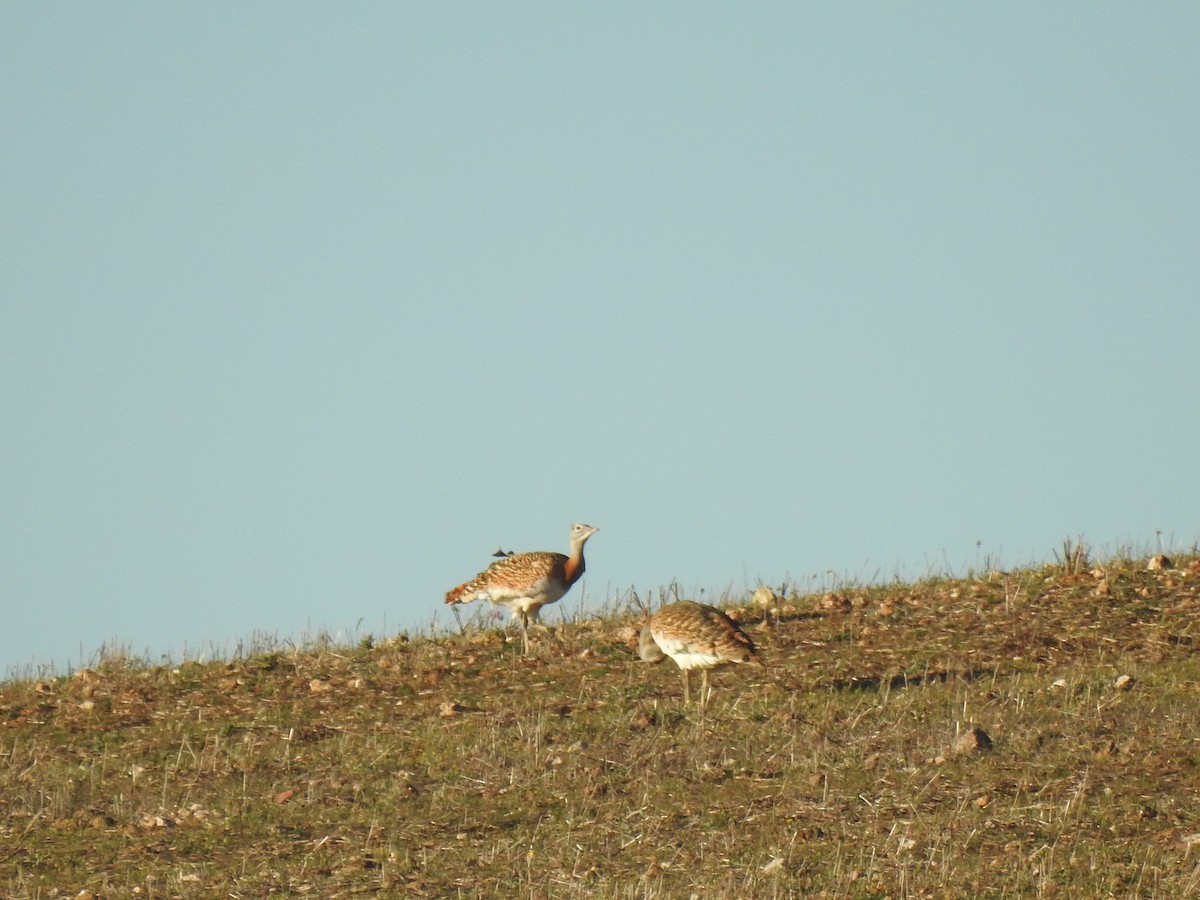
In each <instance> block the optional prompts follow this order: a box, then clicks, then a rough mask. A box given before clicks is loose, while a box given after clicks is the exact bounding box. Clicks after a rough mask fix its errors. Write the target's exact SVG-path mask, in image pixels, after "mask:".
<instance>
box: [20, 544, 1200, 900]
mask: <svg viewBox="0 0 1200 900" xmlns="http://www.w3.org/2000/svg"><path fill="white" fill-rule="evenodd" d="M1086 558H1087V551H1086V548H1084V547H1083V545H1082V542H1078V543H1076V544H1071V543H1070V542H1068V544H1067V545H1065V546H1064V548H1063V558H1062V559H1061V560H1059V564H1057V565H1055V566H1052V567H1046V568H1041V569H1027V570H1023V571H1019V572H1011V573H1002V572H990V573H981V574H978V575H975V576H971V577H965V578H962V579H938V578H931V579H927V580H925V581H922V582H919V583H913V584H893V585H888V586H884V587H880V586H871V587H866V586H864V587H856V586H852V585H843V586H840V587H838V589H836V590H833V591H830V592H827V593H819V594H810V595H804V596H800V595H797V594H796V593H795V592H792V591H786V590H785V591H783V592H780V593H779V594H772V595H771V596H770V597H768V598H767V599H766V600H765V601H762V602H759V601H760V599H761V597H765V596H766V595H756V602H755V603H754V604H751V603H750V598H749V597H745V598H738V599H739V600H742V601H744V603H741V604H732V605H731V606H730V608H729V611H730V613H731V614H732V615H734V616H735V617H737V618H739V619H740V620H741V622H742V625H743V627H744V628H746V629H747V630H748V631H749V632H750V633H751V634H753V635H754V638H755V641H756V642H757V643H759V644H760V645H762V646H763V648H764V650H765V651H766V654H767V663H768V664H767V667H766V668H765V669H756V670H748V669H746V668H744V667H738V668H736V669H731V670H726V671H723V672H721V673H720V674H716V675H714V676H713V680H714V682H717V683H719V684H720V685H721V687H720V689H719V690H717V692H716V693H715V695H714V697H713V700H712V703H711V704H710V705H709V707H708V710H707V712H706V713H704V714H703V715H701V714H700V713H698V712H697V711H696V710H695V709H694V708H693V709H685V708H684V707H683V705H682V702H681V698H680V696H679V685H678V673H677V672H675V671H672V670H670V669H668V668H666V667H653V666H647V665H644V664H641V663H639V662H638V661H637V660H636V654H635V652H634V646H635V642H636V637H637V634H636V632H637V628H636V624H637V617H636V614H634V613H631V612H625V613H621V612H619V611H614V612H613V614H612V615H611V616H606V617H604V618H598V619H594V620H587V619H584V618H582V617H579V618H577V619H576V620H574V621H568V622H564V623H563V624H561V625H559V626H558V627H557V628H556V629H555V630H554V632H553V634H550V635H539V636H538V641H537V643H536V644H535V646H534V651H533V653H532V654H531V655H530V656H529V657H522V656H521V654H520V644H519V642H512V641H507V642H506V640H505V637H504V634H503V632H500V631H496V630H491V631H487V630H480V629H478V628H470V629H467V631H466V632H465V633H463V634H458V635H453V636H449V637H444V638H437V639H434V638H424V637H422V638H416V637H414V638H412V639H406V638H403V637H401V638H398V639H393V640H382V639H379V638H365V639H362V640H359V641H357V643H356V644H355V645H353V646H349V647H341V648H339V647H336V646H328V645H322V646H316V647H309V648H305V649H294V648H289V649H283V650H280V649H275V650H272V651H269V652H262V653H256V654H253V655H247V656H246V657H244V658H240V659H237V660H232V661H223V662H212V663H203V664H201V663H197V662H184V663H181V664H179V665H174V666H152V665H148V664H144V663H139V662H138V661H137V660H134V659H130V658H128V657H127V656H122V655H115V656H113V657H111V658H106V659H102V660H100V661H98V662H97V663H96V664H94V665H92V666H91V667H89V668H87V669H83V670H80V671H79V672H75V673H71V674H68V675H63V676H61V677H53V678H49V677H47V678H42V679H37V678H30V679H17V680H9V681H6V682H3V683H2V684H0V894H2V895H3V896H5V897H13V898H35V897H36V898H42V897H93V898H103V897H129V896H139V897H185V898H186V897H197V898H199V897H251V896H262V895H265V894H271V893H274V894H308V895H310V896H320V897H336V896H348V895H376V896H393V895H397V896H399V895H404V896H416V897H422V896H424V897H448V896H449V897H453V896H524V897H688V896H691V895H693V894H695V895H698V896H702V897H814V896H829V897H880V898H882V897H961V896H970V895H979V896H981V897H1006V896H1007V897H1067V896H1076V897H1184V896H1194V895H1196V894H1197V893H1198V892H1200V853H1196V852H1193V851H1194V850H1195V847H1194V845H1195V844H1196V843H1200V737H1198V735H1197V733H1196V728H1197V722H1198V721H1200V655H1198V654H1197V653H1196V650H1197V647H1198V646H1200V634H1198V628H1200V626H1198V625H1197V622H1198V621H1200V617H1198V613H1200V606H1198V604H1200V595H1198V591H1200V558H1198V557H1196V556H1195V555H1192V556H1183V557H1176V558H1175V559H1174V566H1175V568H1172V569H1162V570H1155V571H1147V570H1146V568H1145V563H1144V561H1132V560H1128V559H1125V560H1120V559H1118V560H1110V561H1108V562H1106V563H1105V564H1104V565H1102V566H1099V567H1097V568H1095V569H1091V570H1087V564H1086V563H1085V561H1086Z"/></svg>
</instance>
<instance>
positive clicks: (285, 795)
mask: <svg viewBox="0 0 1200 900" xmlns="http://www.w3.org/2000/svg"><path fill="white" fill-rule="evenodd" d="M295 796H296V792H295V791H293V790H291V789H288V790H286V791H280V792H279V793H278V794H276V795H275V802H276V803H287V802H288V801H289V800H291V799H292V798H293V797H295Z"/></svg>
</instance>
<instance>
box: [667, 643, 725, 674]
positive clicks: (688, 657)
mask: <svg viewBox="0 0 1200 900" xmlns="http://www.w3.org/2000/svg"><path fill="white" fill-rule="evenodd" d="M654 641H655V643H656V644H658V646H659V647H661V648H662V651H663V653H665V654H667V656H669V657H671V659H673V660H675V664H676V665H678V666H679V668H681V669H683V670H684V671H687V670H688V669H711V668H712V667H713V666H716V665H719V664H721V663H722V662H732V660H727V659H725V658H724V657H723V656H719V655H718V654H716V653H713V652H712V651H705V650H703V649H701V648H699V647H695V646H693V645H691V644H689V643H688V642H687V641H685V640H680V639H679V638H675V639H672V638H664V637H659V636H658V635H654Z"/></svg>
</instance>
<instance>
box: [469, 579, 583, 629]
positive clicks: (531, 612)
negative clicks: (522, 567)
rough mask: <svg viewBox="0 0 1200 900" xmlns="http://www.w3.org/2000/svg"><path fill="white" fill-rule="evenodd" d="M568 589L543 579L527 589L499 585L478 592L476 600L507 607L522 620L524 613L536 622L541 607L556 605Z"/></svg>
mask: <svg viewBox="0 0 1200 900" xmlns="http://www.w3.org/2000/svg"><path fill="white" fill-rule="evenodd" d="M566 592H567V591H566V588H564V587H563V585H562V583H561V582H558V581H555V580H554V579H553V578H541V579H539V580H538V581H537V582H535V583H534V584H533V586H532V587H527V588H511V587H504V586H502V585H497V586H495V587H490V588H483V589H482V590H480V591H478V592H476V594H475V596H474V597H473V598H472V599H474V600H490V601H491V602H492V603H494V604H496V605H497V606H507V607H508V608H509V609H511V610H512V611H513V615H514V616H516V617H517V618H520V617H521V615H522V613H524V614H525V615H526V616H527V617H528V618H530V619H533V620H536V619H537V617H538V613H539V611H540V610H541V607H543V606H545V605H547V604H549V603H555V602H557V601H558V600H559V599H561V598H562V596H563V594H565V593H566Z"/></svg>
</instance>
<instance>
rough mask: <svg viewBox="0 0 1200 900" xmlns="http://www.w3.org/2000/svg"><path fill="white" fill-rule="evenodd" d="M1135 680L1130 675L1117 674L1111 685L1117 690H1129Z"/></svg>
mask: <svg viewBox="0 0 1200 900" xmlns="http://www.w3.org/2000/svg"><path fill="white" fill-rule="evenodd" d="M1136 682H1137V679H1136V678H1134V677H1133V676H1132V675H1118V676H1117V680H1116V681H1115V682H1113V685H1114V687H1116V689H1117V690H1118V691H1131V690H1133V686H1134V684H1135V683H1136Z"/></svg>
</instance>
